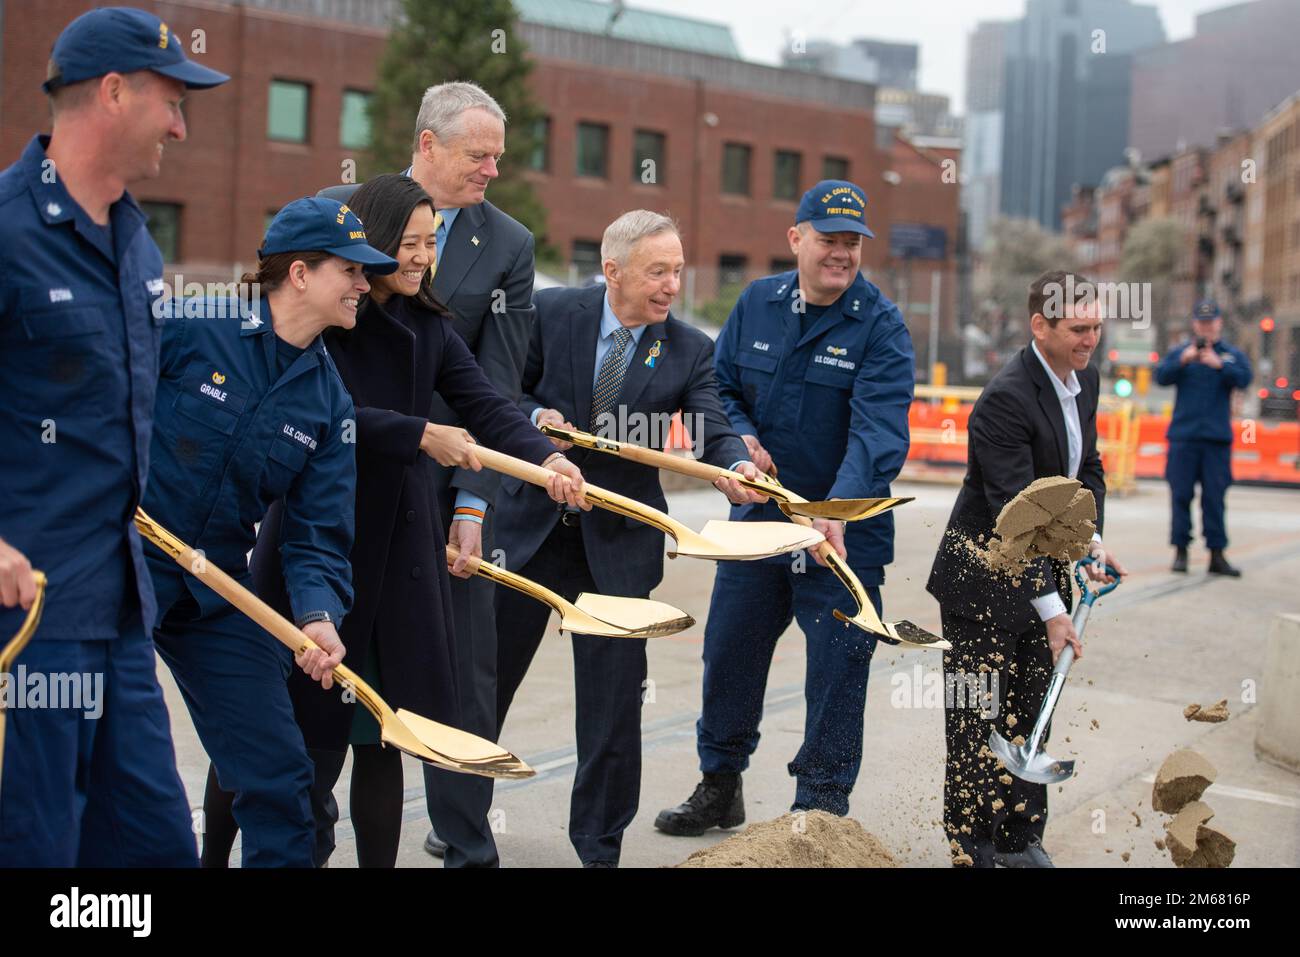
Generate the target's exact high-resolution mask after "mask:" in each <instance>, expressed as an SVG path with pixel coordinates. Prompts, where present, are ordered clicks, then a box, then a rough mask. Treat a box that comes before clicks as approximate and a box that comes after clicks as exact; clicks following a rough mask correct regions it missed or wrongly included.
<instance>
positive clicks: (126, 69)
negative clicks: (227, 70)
mask: <svg viewBox="0 0 1300 957" xmlns="http://www.w3.org/2000/svg"><path fill="white" fill-rule="evenodd" d="M183 47H184V44H183V42H182V41H181V40H179V39H177V38H176V37H175V36H173V35H172V32H171V30H170V28H168V26H167V24H166V23H164V22H163V21H162V20H159V19H158V18H157V17H156V16H154V15H153V14H152V13H146V12H145V11H144V10H137V9H135V8H134V7H102V8H100V9H98V10H91V11H90V12H89V13H83V14H82V15H81V16H79V17H77V19H75V20H73V21H72V22H71V23H69V24H68V25H67V26H66V27H64V28H63V32H62V33H60V34H59V38H58V39H57V40H55V41H54V51H53V52H52V53H51V54H50V59H52V60H53V61H54V64H55V67H56V68H57V69H58V73H57V74H56V75H54V76H52V77H51V78H50V79H48V80H46V81H45V82H44V83H43V84H42V86H41V88H42V89H43V90H45V92H46V93H53V92H54V90H56V89H57V88H58V87H61V86H67V85H69V84H71V83H80V82H81V81H82V80H93V79H94V78H95V77H97V76H104V75H105V74H107V73H134V72H136V71H137V70H152V71H153V72H154V73H161V74H162V75H163V76H166V77H171V78H172V79H173V80H180V81H181V82H182V83H184V84H185V85H186V86H187V87H189V88H190V89H192V90H204V89H207V88H208V87H211V86H217V85H219V84H221V83H225V82H226V81H227V80H229V79H230V77H228V76H226V74H224V73H218V72H217V71H216V70H209V69H208V68H207V67H205V66H199V64H197V63H195V62H194V61H193V60H189V59H187V58H186V56H185V50H184V49H183Z"/></svg>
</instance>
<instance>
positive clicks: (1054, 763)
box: [989, 731, 1074, 784]
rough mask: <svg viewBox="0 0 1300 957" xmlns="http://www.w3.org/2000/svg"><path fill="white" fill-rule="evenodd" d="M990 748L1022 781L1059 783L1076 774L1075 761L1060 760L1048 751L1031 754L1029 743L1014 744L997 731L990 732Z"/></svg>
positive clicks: (1008, 769)
mask: <svg viewBox="0 0 1300 957" xmlns="http://www.w3.org/2000/svg"><path fill="white" fill-rule="evenodd" d="M989 750H990V751H992V752H993V753H994V754H995V755H997V756H998V757H999V758H1000V759H1001V760H1002V763H1003V764H1005V765H1006V766H1007V771H1009V772H1010V773H1011V774H1014V775H1015V776H1016V777H1018V778H1020V780H1022V781H1031V782H1033V783H1034V784H1059V783H1060V782H1062V781H1067V780H1069V778H1070V776H1071V775H1073V774H1074V762H1073V761H1058V760H1057V759H1056V758H1054V757H1052V756H1051V755H1050V754H1048V753H1047V752H1046V751H1039V752H1038V753H1037V754H1030V753H1029V745H1028V743H1025V744H1022V745H1018V746H1017V745H1014V744H1012V743H1011V742H1010V741H1008V740H1007V739H1006V738H1004V737H1002V735H1000V734H998V733H997V732H996V731H990V732H989Z"/></svg>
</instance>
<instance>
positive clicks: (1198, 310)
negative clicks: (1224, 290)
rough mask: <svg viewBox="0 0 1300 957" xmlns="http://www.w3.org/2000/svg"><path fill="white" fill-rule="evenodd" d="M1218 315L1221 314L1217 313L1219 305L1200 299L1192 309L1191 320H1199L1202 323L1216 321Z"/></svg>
mask: <svg viewBox="0 0 1300 957" xmlns="http://www.w3.org/2000/svg"><path fill="white" fill-rule="evenodd" d="M1220 315H1222V314H1221V313H1220V312H1219V304H1218V303H1217V302H1215V301H1214V300H1213V299H1202V300H1201V301H1200V302H1198V303H1197V304H1196V306H1195V308H1193V309H1192V318H1193V319H1200V320H1201V321H1202V322H1208V321H1210V320H1211V319H1218V318H1219V316H1220Z"/></svg>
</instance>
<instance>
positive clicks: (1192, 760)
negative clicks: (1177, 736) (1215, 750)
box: [1151, 702, 1237, 867]
mask: <svg viewBox="0 0 1300 957" xmlns="http://www.w3.org/2000/svg"><path fill="white" fill-rule="evenodd" d="M1225 704H1226V702H1225ZM1218 774H1219V772H1218V771H1217V770H1216V769H1215V767H1214V765H1212V764H1211V763H1210V762H1209V761H1207V760H1205V758H1203V757H1201V755H1199V754H1197V753H1196V752H1195V751H1187V750H1183V751H1175V752H1174V753H1173V754H1171V755H1170V756H1169V757H1168V758H1166V759H1165V763H1164V764H1162V765H1161V766H1160V770H1159V771H1158V772H1156V781H1155V785H1154V786H1153V787H1152V789H1151V806H1152V807H1153V808H1155V809H1156V810H1157V811H1164V812H1165V813H1167V814H1172V815H1174V818H1173V820H1171V821H1170V822H1169V823H1168V824H1166V825H1165V841H1164V844H1163V846H1162V844H1161V842H1159V841H1157V842H1156V847H1158V848H1160V849H1161V850H1164V849H1166V848H1167V849H1168V851H1169V857H1170V859H1172V860H1173V862H1174V864H1175V866H1177V867H1227V866H1228V865H1229V864H1231V863H1232V859H1233V857H1234V856H1235V855H1236V851H1237V843H1236V841H1234V840H1233V839H1232V838H1230V837H1228V835H1226V834H1224V833H1223V832H1222V831H1220V830H1218V829H1217V828H1213V827H1210V826H1209V825H1208V823H1207V822H1208V821H1209V820H1210V819H1211V818H1212V817H1214V809H1213V808H1211V807H1210V806H1209V805H1208V804H1206V803H1205V802H1204V801H1202V800H1201V799H1200V798H1201V795H1202V794H1204V793H1205V789H1206V788H1208V787H1209V786H1210V785H1211V784H1213V783H1214V779H1215V778H1216V777H1218Z"/></svg>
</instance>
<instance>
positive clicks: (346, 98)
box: [339, 90, 370, 150]
mask: <svg viewBox="0 0 1300 957" xmlns="http://www.w3.org/2000/svg"><path fill="white" fill-rule="evenodd" d="M339 145H340V146H342V147H344V148H346V149H350V150H364V149H368V148H369V146H370V94H369V93H364V92H362V91H361V90H344V91H343V108H342V110H341V111H340V112H339Z"/></svg>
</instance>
